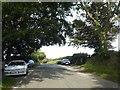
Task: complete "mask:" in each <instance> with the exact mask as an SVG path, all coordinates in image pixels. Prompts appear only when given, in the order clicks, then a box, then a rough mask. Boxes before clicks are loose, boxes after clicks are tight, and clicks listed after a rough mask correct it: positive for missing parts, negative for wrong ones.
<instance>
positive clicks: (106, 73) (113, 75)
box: [81, 64, 120, 83]
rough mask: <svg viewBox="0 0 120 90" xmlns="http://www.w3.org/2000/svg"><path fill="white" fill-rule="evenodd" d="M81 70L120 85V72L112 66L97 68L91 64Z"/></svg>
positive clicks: (83, 66)
mask: <svg viewBox="0 0 120 90" xmlns="http://www.w3.org/2000/svg"><path fill="white" fill-rule="evenodd" d="M83 68H84V69H83ZM81 69H82V71H83V72H91V73H93V74H95V75H98V76H100V77H102V78H104V79H108V80H111V81H115V82H118V83H120V79H119V78H118V77H119V75H118V72H120V71H119V70H118V69H117V68H114V67H110V66H101V65H100V66H99V65H97V66H96V65H91V64H85V65H82V66H81Z"/></svg>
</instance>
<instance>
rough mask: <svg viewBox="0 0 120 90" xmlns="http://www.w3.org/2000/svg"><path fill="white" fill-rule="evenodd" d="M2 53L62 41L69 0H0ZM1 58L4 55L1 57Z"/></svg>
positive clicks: (26, 51) (67, 29)
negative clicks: (1, 0)
mask: <svg viewBox="0 0 120 90" xmlns="http://www.w3.org/2000/svg"><path fill="white" fill-rule="evenodd" d="M2 4H3V5H2V33H3V34H2V44H3V45H2V47H3V51H2V52H3V56H4V55H7V57H6V59H10V55H11V53H12V54H21V55H27V54H29V53H31V52H33V51H34V50H37V49H39V48H40V47H41V46H43V45H53V44H57V43H58V44H59V45H60V44H65V36H66V34H67V35H69V34H70V32H71V28H70V26H69V24H68V22H67V21H66V20H65V17H66V16H67V15H71V13H70V9H71V6H72V5H73V4H72V3H59V2H57V3H55V2H50V3H37V2H35V3H28V2H27V3H26V2H21V3H20V2H19V3H17V2H14V3H13V2H9V3H8V2H4V3H2ZM3 59H4V58H3Z"/></svg>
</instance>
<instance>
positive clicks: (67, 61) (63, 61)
mask: <svg viewBox="0 0 120 90" xmlns="http://www.w3.org/2000/svg"><path fill="white" fill-rule="evenodd" d="M70 63H71V62H70V60H69V59H63V60H62V61H61V64H65V65H69V64H70Z"/></svg>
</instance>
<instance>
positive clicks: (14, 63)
mask: <svg viewBox="0 0 120 90" xmlns="http://www.w3.org/2000/svg"><path fill="white" fill-rule="evenodd" d="M12 65H25V63H24V62H11V63H10V64H9V65H8V66H12Z"/></svg>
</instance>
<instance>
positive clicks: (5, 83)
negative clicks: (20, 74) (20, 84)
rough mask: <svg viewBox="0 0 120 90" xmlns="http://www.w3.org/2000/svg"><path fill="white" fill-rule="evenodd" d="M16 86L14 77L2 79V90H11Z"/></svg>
mask: <svg viewBox="0 0 120 90" xmlns="http://www.w3.org/2000/svg"><path fill="white" fill-rule="evenodd" d="M14 84H15V78H13V77H3V78H2V90H11V89H12V86H13V85H14Z"/></svg>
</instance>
